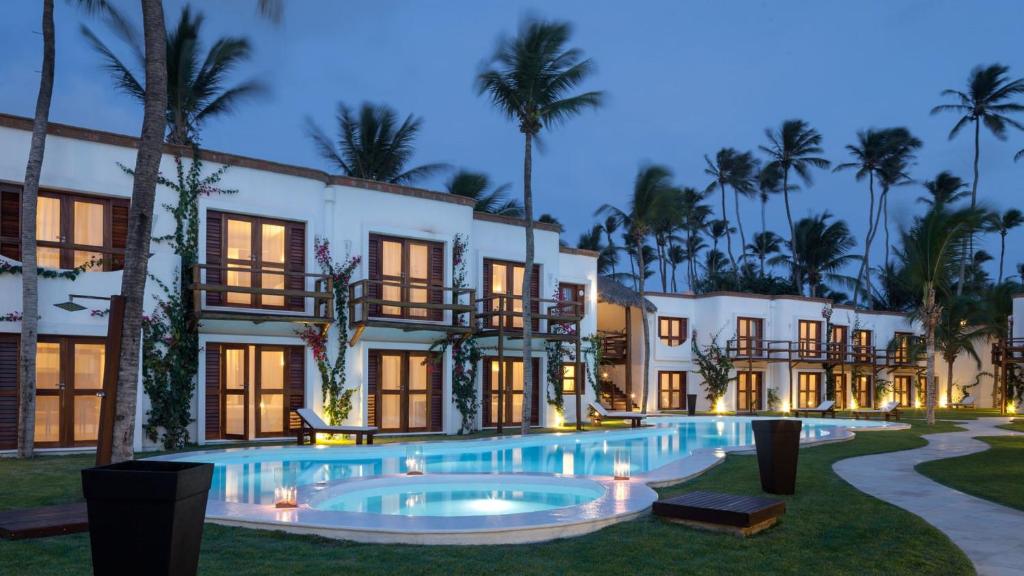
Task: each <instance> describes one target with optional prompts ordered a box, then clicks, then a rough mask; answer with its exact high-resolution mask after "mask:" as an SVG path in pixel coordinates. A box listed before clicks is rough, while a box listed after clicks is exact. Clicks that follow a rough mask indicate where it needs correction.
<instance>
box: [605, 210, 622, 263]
mask: <svg viewBox="0 0 1024 576" xmlns="http://www.w3.org/2000/svg"><path fill="white" fill-rule="evenodd" d="M619 224H620V222H619V220H618V219H617V218H616V217H614V216H609V217H607V218H605V219H604V224H602V225H601V231H602V232H604V235H605V238H607V239H608V248H607V250H608V252H609V254H611V256H612V258H611V266H612V276H615V265H616V264H618V262H619V253H618V248H617V247H616V246H615V236H614V234H615V232H616V231H617V230H618V229H619Z"/></svg>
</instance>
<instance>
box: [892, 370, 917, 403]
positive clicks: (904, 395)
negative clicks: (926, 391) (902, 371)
mask: <svg viewBox="0 0 1024 576" xmlns="http://www.w3.org/2000/svg"><path fill="white" fill-rule="evenodd" d="M892 396H893V400H895V401H897V402H899V403H900V406H902V407H904V408H909V407H910V406H912V404H911V402H910V376H893V378H892Z"/></svg>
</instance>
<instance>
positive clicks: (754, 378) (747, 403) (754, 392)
mask: <svg viewBox="0 0 1024 576" xmlns="http://www.w3.org/2000/svg"><path fill="white" fill-rule="evenodd" d="M762 376H763V374H762V373H761V372H740V373H738V374H737V375H736V410H737V412H756V411H758V410H762V408H761V382H762Z"/></svg>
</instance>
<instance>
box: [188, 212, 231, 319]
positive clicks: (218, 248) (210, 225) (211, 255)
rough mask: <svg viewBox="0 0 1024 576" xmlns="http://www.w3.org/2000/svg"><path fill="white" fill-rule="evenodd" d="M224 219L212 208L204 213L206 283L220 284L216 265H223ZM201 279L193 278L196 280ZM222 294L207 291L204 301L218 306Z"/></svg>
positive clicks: (218, 270) (219, 274) (219, 272)
mask: <svg viewBox="0 0 1024 576" xmlns="http://www.w3.org/2000/svg"><path fill="white" fill-rule="evenodd" d="M223 228H224V219H223V214H222V213H220V212H217V211H214V210H210V211H208V212H207V213H206V263H207V264H208V265H209V266H211V268H208V269H207V270H206V281H205V283H206V284H210V285H218V284H221V283H222V281H221V276H222V275H221V271H220V269H219V268H217V267H218V266H223V265H224V259H223V252H224V234H223ZM201 279H202V277H201V276H200V278H195V281H196V282H199V281H200V280H201ZM221 299H222V294H221V293H220V292H207V293H206V303H207V304H208V305H210V306H219V305H220V303H221Z"/></svg>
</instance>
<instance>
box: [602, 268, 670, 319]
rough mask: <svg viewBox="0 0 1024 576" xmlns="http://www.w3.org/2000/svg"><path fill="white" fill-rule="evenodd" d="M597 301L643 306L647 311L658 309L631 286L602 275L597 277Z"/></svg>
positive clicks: (651, 311)
mask: <svg viewBox="0 0 1024 576" xmlns="http://www.w3.org/2000/svg"><path fill="white" fill-rule="evenodd" d="M597 301H598V302H604V303H605V304H616V305H618V306H636V307H637V308H639V307H641V306H643V307H644V308H645V309H646V310H647V312H649V313H653V312H657V311H658V307H657V306H655V305H654V303H653V302H651V301H650V300H648V299H646V298H643V299H641V298H640V293H639V292H637V291H636V290H633V289H632V288H627V287H626V286H623V285H622V284H619V283H618V282H616V281H615V280H612V279H611V278H605V277H604V276H598V277H597Z"/></svg>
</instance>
